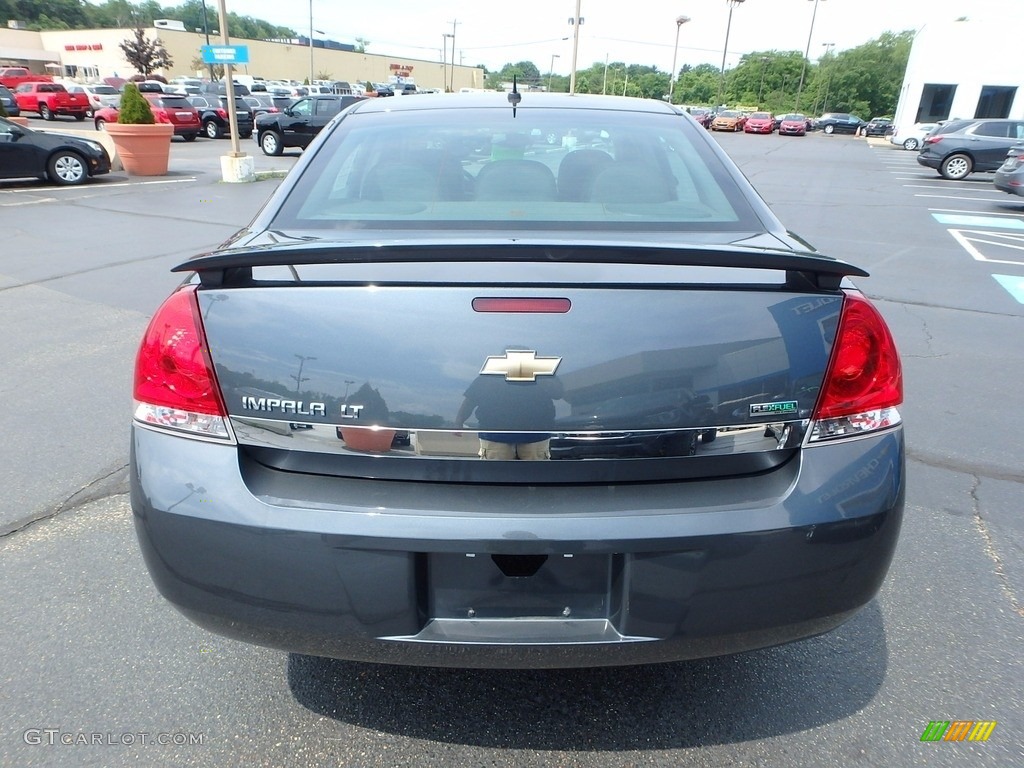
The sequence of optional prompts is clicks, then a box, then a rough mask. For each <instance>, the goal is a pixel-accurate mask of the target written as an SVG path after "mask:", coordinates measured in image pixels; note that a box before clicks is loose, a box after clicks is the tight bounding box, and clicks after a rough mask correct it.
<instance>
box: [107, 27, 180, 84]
mask: <svg viewBox="0 0 1024 768" xmlns="http://www.w3.org/2000/svg"><path fill="white" fill-rule="evenodd" d="M117 45H118V47H119V48H120V49H121V52H122V53H123V54H124V58H125V60H126V61H127V62H128V63H129V64H131V65H132V66H133V67H135V69H136V71H138V72H139V73H140V74H143V75H145V76H147V77H148V76H149V75H150V74H152V73H153V72H154V71H155V70H157V69H164V68H166V67H171V66H173V65H174V62H173V61H172V60H171V57H170V56H169V55H168V53H167V50H166V49H165V48H164V46H163V43H161V42H160V38H159V37H157V38H154V39H153V40H150V39H149V38H147V37H146V31H145V30H144V29H143V28H142V27H136V29H135V32H134V36H133V37H130V38H128V39H127V40H122V41H121V42H120V43H118V44H117Z"/></svg>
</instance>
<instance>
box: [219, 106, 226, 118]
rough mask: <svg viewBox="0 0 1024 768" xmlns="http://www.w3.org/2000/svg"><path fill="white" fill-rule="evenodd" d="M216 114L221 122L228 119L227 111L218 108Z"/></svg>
mask: <svg viewBox="0 0 1024 768" xmlns="http://www.w3.org/2000/svg"><path fill="white" fill-rule="evenodd" d="M217 114H218V115H219V116H220V118H221V119H222V120H227V119H228V111H227V110H226V109H221V108H220V107H218V108H217Z"/></svg>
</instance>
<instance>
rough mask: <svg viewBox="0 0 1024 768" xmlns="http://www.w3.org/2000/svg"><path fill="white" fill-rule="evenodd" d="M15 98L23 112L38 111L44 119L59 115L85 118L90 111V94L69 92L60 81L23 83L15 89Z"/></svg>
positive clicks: (79, 118)
mask: <svg viewBox="0 0 1024 768" xmlns="http://www.w3.org/2000/svg"><path fill="white" fill-rule="evenodd" d="M14 99H15V101H17V102H18V107H19V108H20V109H21V111H22V112H38V113H39V116H40V117H42V118H43V119H44V120H53V119H54V118H55V117H56V116H57V115H71V116H72V117H74V118H75V120H85V114H86V112H88V111H89V97H88V96H86V95H85V94H82V93H68V91H67V89H66V88H65V87H64V86H63V85H61V84H60V83H52V82H51V83H40V82H31V83H22V84H21V85H19V86H18V87H17V88H15V89H14Z"/></svg>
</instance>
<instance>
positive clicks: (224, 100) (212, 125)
mask: <svg viewBox="0 0 1024 768" xmlns="http://www.w3.org/2000/svg"><path fill="white" fill-rule="evenodd" d="M246 90H248V89H246ZM242 95H245V94H236V95H235V117H236V120H237V124H238V135H239V137H240V138H243V139H248V138H249V137H250V136H252V132H253V129H254V126H255V121H254V120H253V114H252V108H251V107H250V106H249V105H248V104H246V103H245V101H243V100H242ZM188 101H189V103H190V104H191V105H192V106H193V107H195V108H196V110H197V111H198V112H199V122H200V124H201V125H202V127H203V135H204V136H206V138H208V139H220V138H223V137H224V136H227V135H230V133H231V124H230V121H229V118H228V114H229V113H228V110H229V109H230V105H229V104H228V97H227V96H226V95H219V96H217V95H214V94H212V93H209V92H207V93H204V94H203V95H202V96H189V97H188Z"/></svg>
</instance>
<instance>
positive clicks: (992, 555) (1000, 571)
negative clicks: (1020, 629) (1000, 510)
mask: <svg viewBox="0 0 1024 768" xmlns="http://www.w3.org/2000/svg"><path fill="white" fill-rule="evenodd" d="M971 479H972V480H973V481H974V483H973V484H972V485H971V494H970V495H971V502H972V508H971V519H973V520H974V527H975V528H977V529H978V533H979V534H981V540H982V548H983V549H984V550H985V554H986V555H988V556H989V559H991V560H992V563H993V564H994V565H995V574H996V580H997V581H998V582H999V588H1000V590H1001V591H1002V593H1003V595H1005V597H1006V599H1007V600H1009V601H1010V608H1012V609H1013V611H1014V612H1015V613H1016V614H1017V615H1018V616H1020V617H1021V618H1024V606H1022V605H1021V603H1020V601H1019V600H1018V599H1017V593H1016V592H1014V590H1013V585H1012V584H1010V578H1009V576H1007V574H1006V567H1005V566H1004V565H1003V560H1002V558H1001V557H999V552H997V551H996V545H995V542H994V541H993V540H992V534H991V533H990V532H989V529H988V525H986V523H985V521H984V519H982V517H981V499H979V498H978V491H979V490H980V488H981V478H980V477H978V476H977V475H972V476H971Z"/></svg>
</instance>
